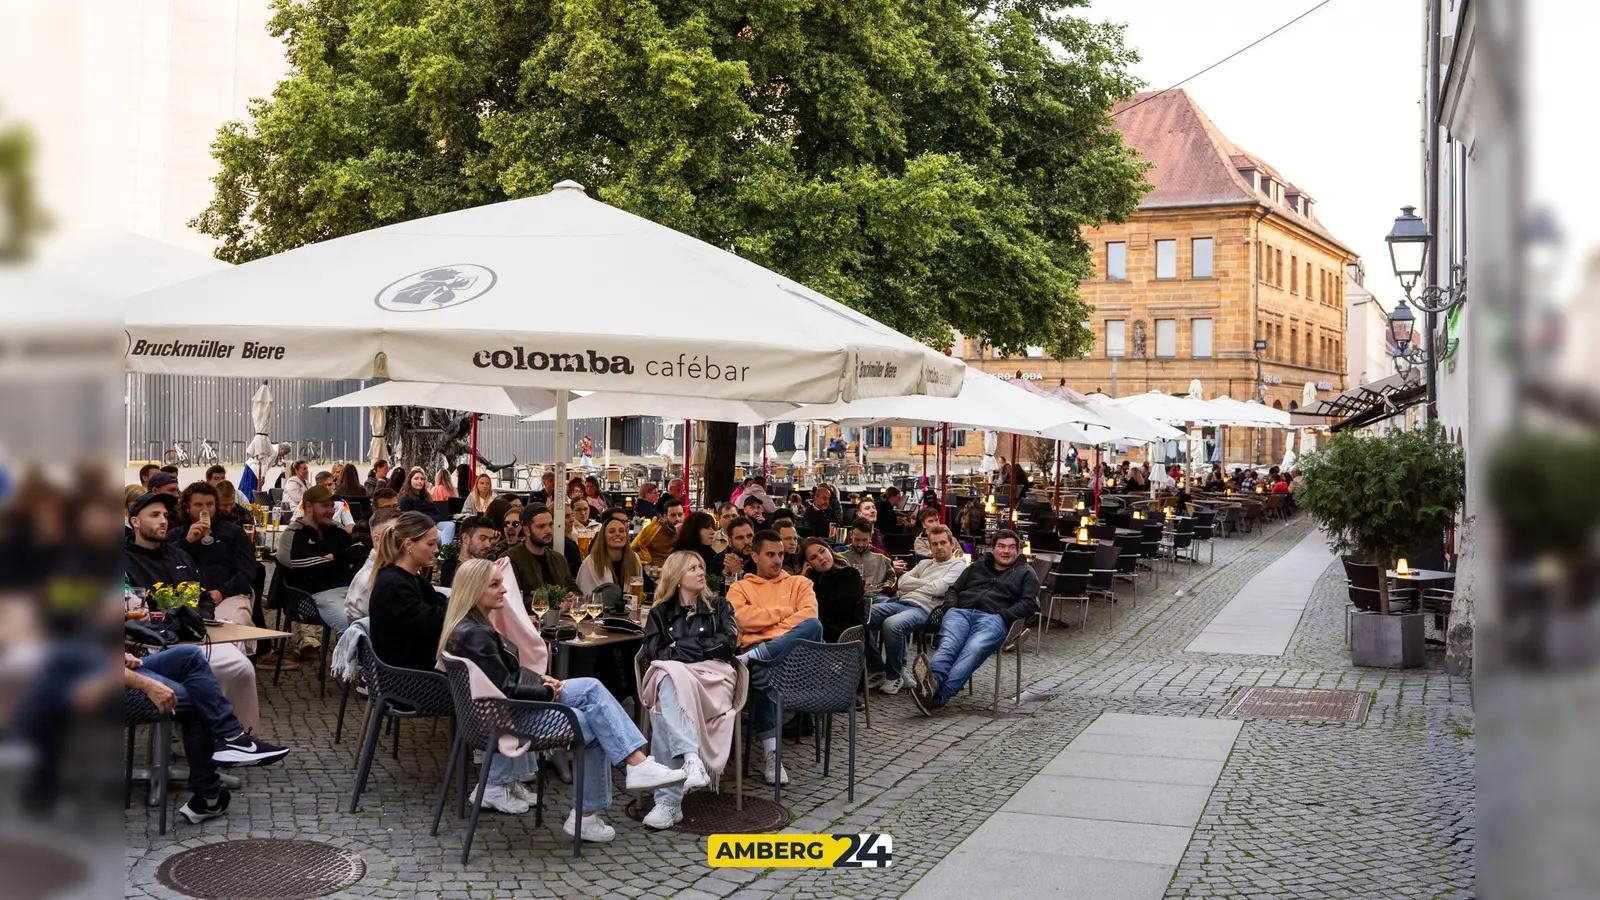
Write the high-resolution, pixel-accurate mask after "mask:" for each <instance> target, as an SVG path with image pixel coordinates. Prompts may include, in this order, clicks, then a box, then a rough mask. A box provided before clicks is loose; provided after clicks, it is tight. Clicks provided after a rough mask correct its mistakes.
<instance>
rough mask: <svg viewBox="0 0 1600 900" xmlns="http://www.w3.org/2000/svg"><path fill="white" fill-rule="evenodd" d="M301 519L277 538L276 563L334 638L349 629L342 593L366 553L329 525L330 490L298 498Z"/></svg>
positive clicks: (323, 488) (319, 489) (322, 487)
mask: <svg viewBox="0 0 1600 900" xmlns="http://www.w3.org/2000/svg"><path fill="white" fill-rule="evenodd" d="M300 506H301V510H302V515H301V516H300V518H299V519H296V520H295V521H294V522H291V523H290V524H289V527H288V528H285V529H284V530H283V534H282V535H280V536H279V538H278V565H280V566H283V567H284V578H285V580H286V582H287V583H288V584H289V586H290V587H294V588H297V589H299V590H302V591H305V592H306V593H308V594H310V595H311V599H313V600H315V601H316V603H317V612H318V613H320V614H321V615H322V621H323V622H324V623H325V624H326V625H327V626H328V627H329V628H331V629H333V633H334V635H335V636H338V635H341V634H343V633H344V630H345V629H346V628H348V627H350V620H349V619H347V618H345V613H344V599H345V592H346V591H348V590H349V589H350V581H351V579H353V578H354V577H355V573H356V568H357V567H359V566H360V565H361V563H362V562H363V561H364V560H365V559H366V556H367V550H366V548H365V547H363V546H361V545H360V544H358V543H356V540H355V538H353V537H351V536H350V534H349V532H347V531H345V530H344V529H343V528H340V527H339V526H337V525H335V524H333V490H332V489H330V488H328V487H327V486H325V485H320V484H319V485H317V486H316V487H313V488H311V489H310V490H308V491H306V492H305V496H304V497H303V498H302V499H301V503H300Z"/></svg>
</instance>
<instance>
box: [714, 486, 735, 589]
mask: <svg viewBox="0 0 1600 900" xmlns="http://www.w3.org/2000/svg"><path fill="white" fill-rule="evenodd" d="M716 509H717V520H716V521H717V533H716V534H715V535H713V536H712V538H711V548H712V549H713V550H716V551H717V552H718V553H721V552H722V551H723V550H724V549H726V548H727V546H728V526H729V525H731V524H732V523H733V520H734V519H737V518H739V507H737V506H734V505H733V504H732V503H728V502H722V503H718V504H717V507H716ZM707 571H708V572H710V573H711V574H712V575H715V574H717V567H716V566H711V567H710V568H709V569H707Z"/></svg>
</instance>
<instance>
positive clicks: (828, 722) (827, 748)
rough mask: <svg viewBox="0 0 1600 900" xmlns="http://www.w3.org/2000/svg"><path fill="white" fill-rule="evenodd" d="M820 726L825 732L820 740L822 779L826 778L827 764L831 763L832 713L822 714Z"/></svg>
mask: <svg viewBox="0 0 1600 900" xmlns="http://www.w3.org/2000/svg"><path fill="white" fill-rule="evenodd" d="M821 725H822V730H823V731H825V732H826V734H825V735H824V736H823V738H822V746H823V748H824V749H823V751H822V777H823V778H827V777H828V764H829V763H831V762H832V761H833V713H824V714H823V716H822V723H821Z"/></svg>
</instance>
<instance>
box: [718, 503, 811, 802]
mask: <svg viewBox="0 0 1600 900" xmlns="http://www.w3.org/2000/svg"><path fill="white" fill-rule="evenodd" d="M751 549H752V550H753V551H754V557H753V558H754V560H755V564H756V573H755V574H754V575H746V576H744V577H743V578H742V579H740V580H738V581H736V582H734V583H733V584H732V585H731V586H730V587H729V588H728V602H729V603H730V604H732V605H733V615H734V618H736V619H737V620H738V621H739V647H740V648H741V649H742V650H744V653H743V654H741V655H740V659H743V660H744V661H745V664H746V665H747V666H749V668H750V691H751V695H750V702H751V704H752V706H751V727H752V728H753V729H754V730H755V736H756V737H757V738H760V739H761V749H762V752H763V753H764V754H765V755H766V768H765V770H764V771H765V774H766V778H767V783H768V784H771V783H772V780H773V778H778V779H779V780H781V781H782V783H784V784H788V783H789V774H788V773H787V772H775V771H774V770H775V769H776V768H777V766H776V763H775V760H774V759H773V756H774V755H775V754H776V753H777V750H778V737H777V728H778V724H779V723H778V722H777V708H776V707H775V706H774V705H773V702H772V698H771V696H770V690H771V687H772V680H773V678H774V677H775V676H776V675H777V663H779V662H780V661H781V660H782V659H783V652H784V650H786V649H787V648H788V646H789V645H790V644H791V643H793V642H794V641H820V640H822V622H821V620H819V619H818V618H817V595H816V594H815V593H814V592H813V590H812V587H811V579H809V578H804V577H801V576H799V575H790V574H789V573H787V572H785V571H784V570H783V539H782V538H780V537H779V536H778V534H777V532H775V531H761V532H758V533H757V534H756V536H755V540H754V541H753V542H752V544H751Z"/></svg>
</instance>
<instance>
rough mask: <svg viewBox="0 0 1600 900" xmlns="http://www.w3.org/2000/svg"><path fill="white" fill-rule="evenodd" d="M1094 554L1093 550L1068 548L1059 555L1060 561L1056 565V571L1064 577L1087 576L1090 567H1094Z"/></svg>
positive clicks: (1075, 545) (1074, 545)
mask: <svg viewBox="0 0 1600 900" xmlns="http://www.w3.org/2000/svg"><path fill="white" fill-rule="evenodd" d="M1072 546H1073V547H1077V546H1078V545H1077V544H1073V545H1072ZM1094 553H1095V551H1093V550H1088V549H1084V550H1077V549H1071V548H1069V549H1067V550H1066V552H1064V553H1062V554H1061V561H1060V562H1058V563H1056V571H1057V572H1060V573H1062V574H1064V575H1087V574H1089V569H1090V567H1092V566H1093V565H1094Z"/></svg>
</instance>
